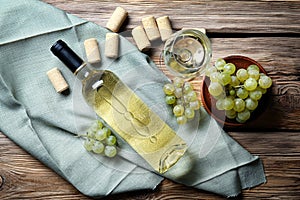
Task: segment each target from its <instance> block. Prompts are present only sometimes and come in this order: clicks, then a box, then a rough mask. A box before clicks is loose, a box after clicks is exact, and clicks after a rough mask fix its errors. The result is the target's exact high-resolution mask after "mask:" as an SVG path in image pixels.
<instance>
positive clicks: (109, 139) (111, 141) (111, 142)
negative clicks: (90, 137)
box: [105, 135, 117, 146]
mask: <svg viewBox="0 0 300 200" xmlns="http://www.w3.org/2000/svg"><path fill="white" fill-rule="evenodd" d="M105 142H106V144H107V145H110V146H112V145H115V144H116V142H117V138H116V137H115V136H113V135H110V136H109V137H107V138H106V139H105Z"/></svg>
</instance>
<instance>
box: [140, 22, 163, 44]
mask: <svg viewBox="0 0 300 200" xmlns="http://www.w3.org/2000/svg"><path fill="white" fill-rule="evenodd" d="M142 24H143V26H144V29H145V32H146V34H147V37H148V39H149V40H150V41H154V40H157V39H159V38H160V33H159V30H158V27H157V24H156V21H155V18H154V17H153V16H149V17H144V18H143V19H142Z"/></svg>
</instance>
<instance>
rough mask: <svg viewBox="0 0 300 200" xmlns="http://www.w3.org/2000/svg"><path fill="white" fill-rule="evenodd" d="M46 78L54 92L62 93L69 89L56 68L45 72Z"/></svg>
mask: <svg viewBox="0 0 300 200" xmlns="http://www.w3.org/2000/svg"><path fill="white" fill-rule="evenodd" d="M47 76H48V78H49V80H50V81H51V83H52V85H53V87H54V89H55V90H56V92H58V93H62V92H63V91H65V90H66V89H68V88H69V85H68V83H67V82H66V80H65V79H64V77H63V75H62V74H61V72H60V71H59V69H58V68H57V67H55V68H53V69H51V70H49V71H48V72H47Z"/></svg>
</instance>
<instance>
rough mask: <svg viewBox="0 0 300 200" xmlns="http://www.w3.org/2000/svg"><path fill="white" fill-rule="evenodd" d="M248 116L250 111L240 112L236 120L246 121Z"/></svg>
mask: <svg viewBox="0 0 300 200" xmlns="http://www.w3.org/2000/svg"><path fill="white" fill-rule="evenodd" d="M250 115H251V114H250V111H249V110H248V109H245V110H243V111H242V112H238V113H237V118H239V119H240V120H241V121H247V120H248V119H249V118H250Z"/></svg>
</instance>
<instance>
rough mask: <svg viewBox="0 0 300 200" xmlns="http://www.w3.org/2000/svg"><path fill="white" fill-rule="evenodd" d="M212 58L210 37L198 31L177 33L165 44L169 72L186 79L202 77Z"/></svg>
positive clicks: (164, 55) (187, 30)
mask: <svg viewBox="0 0 300 200" xmlns="http://www.w3.org/2000/svg"><path fill="white" fill-rule="evenodd" d="M211 56H212V50H211V44H210V41H209V39H208V37H207V36H206V35H205V34H204V33H202V32H201V31H199V30H196V29H184V30H181V31H178V32H175V33H174V34H173V35H172V36H171V37H170V38H169V39H168V40H167V41H166V43H165V45H164V50H163V59H164V63H165V65H166V66H167V68H168V69H169V71H170V72H171V73H172V74H173V75H175V76H179V77H181V78H184V79H192V78H195V77H196V76H199V75H202V74H203V73H204V71H205V68H206V67H207V66H208V64H209V62H210V59H211Z"/></svg>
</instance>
